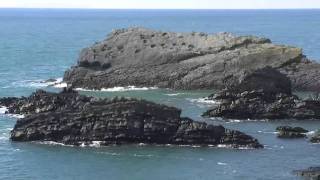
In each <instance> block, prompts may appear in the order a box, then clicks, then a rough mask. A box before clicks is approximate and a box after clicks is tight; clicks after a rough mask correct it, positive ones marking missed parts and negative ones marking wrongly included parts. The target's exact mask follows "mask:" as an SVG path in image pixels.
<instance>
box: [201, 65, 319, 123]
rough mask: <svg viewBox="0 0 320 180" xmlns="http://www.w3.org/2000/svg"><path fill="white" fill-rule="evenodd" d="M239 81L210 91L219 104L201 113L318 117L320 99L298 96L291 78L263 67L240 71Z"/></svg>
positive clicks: (212, 98)
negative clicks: (293, 92)
mask: <svg viewBox="0 0 320 180" xmlns="http://www.w3.org/2000/svg"><path fill="white" fill-rule="evenodd" d="M243 74H244V76H243V77H242V78H241V80H240V81H239V82H235V83H234V84H231V85H230V86H228V88H227V89H225V90H222V91H221V92H219V93H217V94H215V95H211V96H210V97H209V98H208V99H211V100H216V101H220V104H219V105H218V106H217V107H214V108H213V109H210V110H208V111H207V112H205V113H204V114H203V115H204V116H209V117H223V118H231V119H288V118H293V119H301V120H304V119H320V101H319V100H301V99H299V98H298V97H297V96H295V95H292V93H291V90H290V89H291V84H290V79H288V78H287V77H286V76H285V75H284V74H281V73H279V72H278V71H277V70H275V69H273V68H270V67H266V68H263V69H258V70H256V71H254V72H249V73H247V72H246V73H243Z"/></svg>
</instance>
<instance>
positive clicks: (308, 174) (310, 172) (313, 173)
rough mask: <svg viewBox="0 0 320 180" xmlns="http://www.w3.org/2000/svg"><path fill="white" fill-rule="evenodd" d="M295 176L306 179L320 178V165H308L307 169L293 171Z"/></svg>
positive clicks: (318, 179)
mask: <svg viewBox="0 0 320 180" xmlns="http://www.w3.org/2000/svg"><path fill="white" fill-rule="evenodd" d="M293 173H294V174H296V175H297V176H301V177H303V178H305V179H307V180H320V167H310V168H308V169H303V170H296V171H293Z"/></svg>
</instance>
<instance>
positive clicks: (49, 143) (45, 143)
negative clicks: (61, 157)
mask: <svg viewBox="0 0 320 180" xmlns="http://www.w3.org/2000/svg"><path fill="white" fill-rule="evenodd" d="M35 143H37V144H44V145H51V146H68V147H73V145H66V144H63V143H58V142H55V141H39V142H35Z"/></svg>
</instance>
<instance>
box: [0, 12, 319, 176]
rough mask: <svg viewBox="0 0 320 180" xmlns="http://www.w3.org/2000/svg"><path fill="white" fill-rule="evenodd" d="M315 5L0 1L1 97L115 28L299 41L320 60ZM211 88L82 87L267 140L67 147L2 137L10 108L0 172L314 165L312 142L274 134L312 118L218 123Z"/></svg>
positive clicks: (233, 172) (53, 72)
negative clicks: (211, 111) (18, 5)
mask: <svg viewBox="0 0 320 180" xmlns="http://www.w3.org/2000/svg"><path fill="white" fill-rule="evenodd" d="M319 19H320V10H71V9H57V10H52V9H0V97H4V96H27V95H29V94H30V93H31V92H33V91H35V90H36V89H38V88H46V89H50V90H57V89H52V88H47V87H46V84H44V83H41V81H42V80H46V79H48V78H59V77H62V76H63V72H64V71H65V70H66V69H67V68H68V67H70V66H72V65H74V64H75V62H76V60H77V56H78V53H79V51H80V50H81V49H82V48H84V47H86V46H90V45H91V44H93V43H94V42H96V41H99V40H102V39H104V38H105V37H106V35H107V33H109V32H110V31H112V29H116V28H124V27H130V26H143V27H148V28H154V29H159V30H169V31H181V32H192V31H201V32H207V33H215V32H224V31H227V32H232V33H235V34H238V35H258V36H264V37H268V38H270V39H271V40H272V41H273V42H274V43H277V44H289V45H293V46H298V47H302V48H303V49H304V53H305V54H306V55H307V56H308V57H309V58H311V59H314V60H320V33H319V31H320V21H319ZM211 92H212V91H172V90H164V89H157V90H148V91H126V92H84V93H86V94H89V95H95V96H105V97H111V96H115V95H123V96H131V97H141V98H145V99H148V100H152V101H155V102H158V103H164V104H167V105H171V106H177V107H179V108H181V109H182V110H183V111H182V112H183V115H184V116H189V117H192V118H194V119H197V120H199V121H206V122H208V123H213V124H222V125H224V126H226V127H228V128H232V129H238V130H241V131H243V132H245V133H248V134H250V135H252V136H254V137H256V138H258V139H259V141H260V142H261V143H263V144H264V145H265V146H266V148H264V149H261V150H235V149H223V148H197V147H175V146H139V145H130V146H112V147H100V148H94V147H83V148H80V147H66V146H60V145H45V144H37V143H14V142H11V141H10V140H9V133H10V130H11V129H12V128H13V126H14V124H15V120H16V119H15V118H14V117H8V116H5V115H0V179H55V180H60V179H111V180H118V179H120V180H122V179H124V180H126V179H128V180H144V179H155V180H158V179H159V180H163V179H172V180H174V179H177V180H178V179H179V180H180V179H184V180H187V179H190V180H198V179H199V180H207V179H208V180H209V179H210V180H212V179H217V180H233V179H237V180H242V179H243V180H251V179H252V180H256V179H259V180H271V179H280V180H287V179H296V177H295V176H294V175H293V174H292V173H291V172H292V170H295V169H300V168H306V167H309V166H316V165H320V157H319V155H318V152H319V150H320V145H317V144H310V143H308V142H307V140H305V139H300V140H281V139H277V138H276V135H275V134H274V131H275V128H276V127H277V126H278V125H294V126H301V127H304V128H306V129H309V130H313V131H314V130H316V129H318V128H320V122H316V121H306V122H298V121H289V120H288V121H281V122H280V121H278V122H238V121H233V122H224V121H221V120H219V119H202V118H201V117H200V114H201V113H202V112H203V111H205V110H206V109H207V108H209V107H210V104H206V103H203V102H202V101H201V99H199V98H201V97H203V96H206V95H208V94H210V93H211Z"/></svg>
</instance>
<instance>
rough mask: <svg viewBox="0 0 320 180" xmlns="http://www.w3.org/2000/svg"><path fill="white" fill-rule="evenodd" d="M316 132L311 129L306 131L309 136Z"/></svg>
mask: <svg viewBox="0 0 320 180" xmlns="http://www.w3.org/2000/svg"><path fill="white" fill-rule="evenodd" d="M315 133H316V132H315V131H309V132H307V133H305V134H306V135H307V136H313V135H314V134H315Z"/></svg>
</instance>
